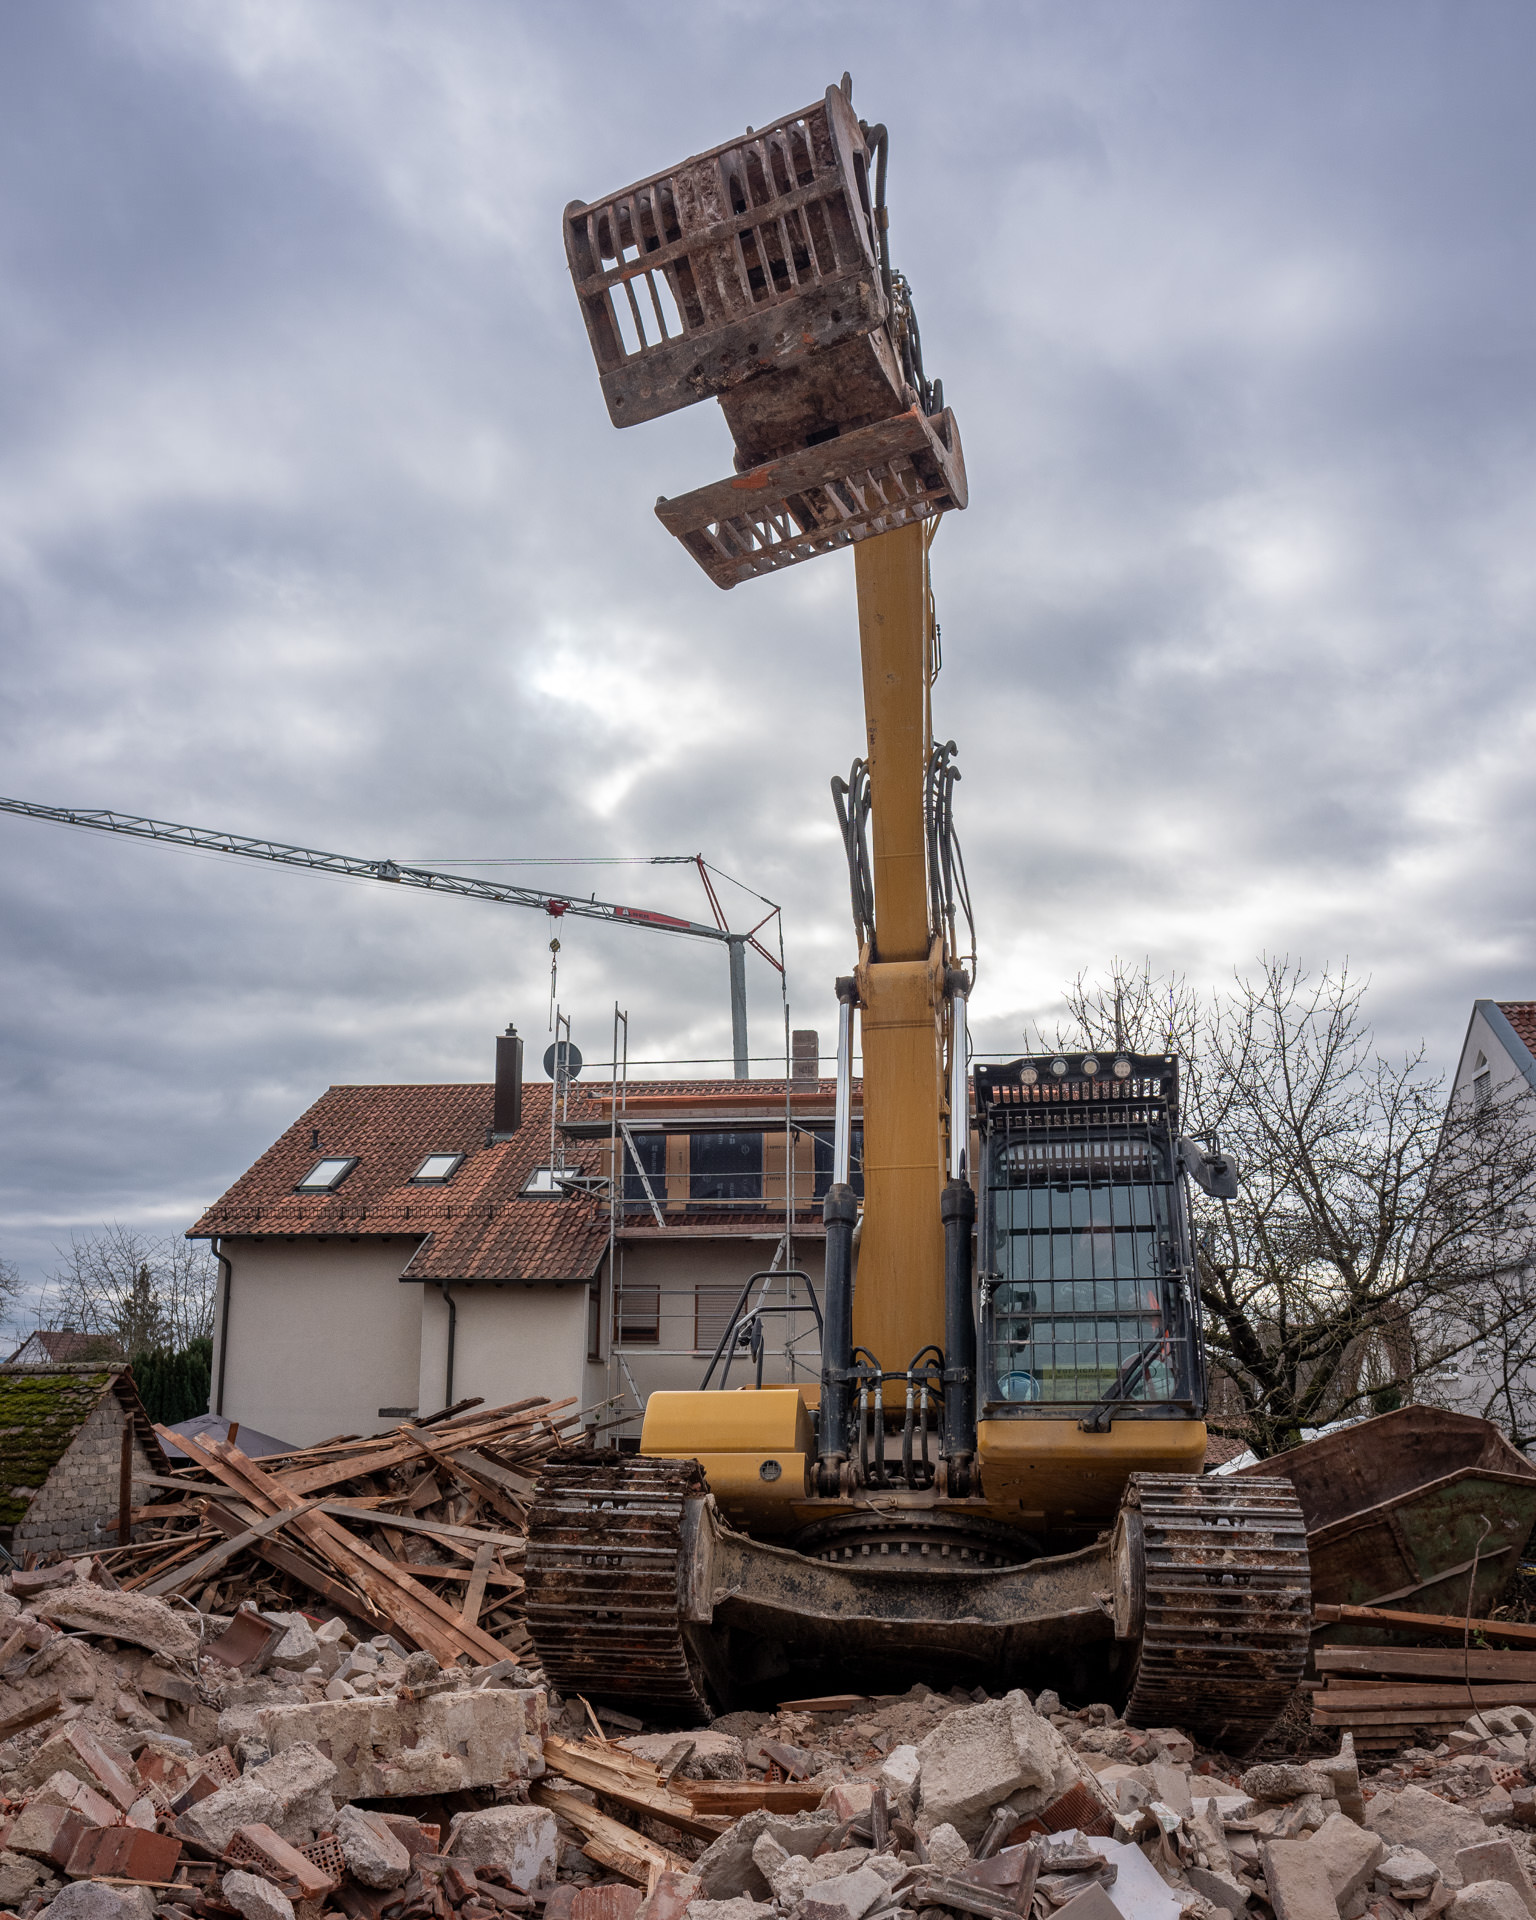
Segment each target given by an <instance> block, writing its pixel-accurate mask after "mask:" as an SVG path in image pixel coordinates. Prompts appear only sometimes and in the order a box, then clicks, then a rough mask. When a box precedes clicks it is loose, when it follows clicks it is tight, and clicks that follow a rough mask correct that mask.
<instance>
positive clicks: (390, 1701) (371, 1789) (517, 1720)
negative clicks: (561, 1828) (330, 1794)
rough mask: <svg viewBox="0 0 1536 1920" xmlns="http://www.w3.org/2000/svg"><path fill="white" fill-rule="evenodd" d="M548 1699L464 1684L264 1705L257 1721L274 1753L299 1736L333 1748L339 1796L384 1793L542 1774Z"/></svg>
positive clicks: (456, 1788) (450, 1789) (446, 1789)
mask: <svg viewBox="0 0 1536 1920" xmlns="http://www.w3.org/2000/svg"><path fill="white" fill-rule="evenodd" d="M547 1698H548V1696H547V1695H546V1694H545V1693H544V1692H543V1690H542V1689H531V1688H529V1689H519V1690H518V1691H516V1692H513V1691H511V1690H509V1689H507V1688H504V1687H488V1688H485V1689H483V1690H481V1689H478V1688H474V1689H471V1688H464V1689H460V1690H457V1691H454V1692H449V1693H432V1694H428V1695H426V1696H425V1697H424V1698H422V1699H418V1700H400V1699H397V1698H395V1696H394V1695H392V1694H390V1695H385V1696H384V1697H383V1698H379V1699H357V1700H316V1701H304V1702H302V1703H300V1704H298V1705H294V1706H282V1707H264V1708H262V1710H261V1711H260V1713H259V1714H258V1715H257V1721H258V1724H259V1726H260V1728H261V1732H262V1735H263V1737H264V1738H265V1739H266V1740H267V1742H268V1743H269V1744H270V1746H271V1748H272V1751H273V1753H274V1754H277V1755H280V1754H282V1753H283V1752H284V1751H285V1749H287V1748H288V1747H290V1746H292V1745H294V1744H295V1742H298V1741H307V1742H310V1743H312V1744H314V1745H315V1746H318V1747H323V1748H326V1749H328V1750H329V1751H330V1753H331V1754H332V1755H333V1756H334V1757H335V1760H336V1765H337V1769H338V1778H337V1782H336V1788H335V1793H336V1798H337V1799H338V1800H382V1799H389V1798H392V1797H394V1796H397V1795H404V1794H436V1793H458V1792H461V1791H462V1790H463V1789H464V1788H466V1787H491V1786H501V1785H504V1784H506V1783H508V1782H511V1781H514V1780H534V1779H537V1778H538V1777H539V1775H540V1774H542V1773H543V1771H544V1739H545V1736H546V1735H547V1734H548V1732H549V1720H548V1713H547V1708H546V1701H547ZM222 1725H223V1722H222V1720H221V1722H220V1727H221V1730H222Z"/></svg>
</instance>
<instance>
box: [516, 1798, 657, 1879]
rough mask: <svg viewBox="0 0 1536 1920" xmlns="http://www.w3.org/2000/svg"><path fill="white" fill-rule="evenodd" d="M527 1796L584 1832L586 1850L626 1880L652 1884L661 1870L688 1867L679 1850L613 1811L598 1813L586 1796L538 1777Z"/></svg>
mask: <svg viewBox="0 0 1536 1920" xmlns="http://www.w3.org/2000/svg"><path fill="white" fill-rule="evenodd" d="M528 1797H529V1799H530V1800H532V1801H534V1802H535V1803H536V1804H537V1805H538V1806H541V1807H548V1808H549V1810H550V1812H551V1813H557V1814H559V1816H560V1818H561V1819H562V1820H565V1821H567V1822H568V1823H569V1824H570V1825H571V1826H573V1827H574V1828H575V1829H576V1831H577V1832H578V1833H583V1834H585V1835H586V1836H587V1843H586V1846H585V1848H584V1849H583V1851H584V1852H586V1853H588V1854H590V1855H591V1857H592V1858H593V1859H594V1860H596V1861H598V1862H600V1863H601V1864H602V1865H603V1866H605V1867H609V1868H611V1869H612V1870H613V1872H615V1873H622V1874H623V1876H624V1878H625V1879H626V1880H634V1881H638V1883H639V1884H640V1885H641V1886H642V1887H651V1886H654V1884H655V1882H656V1879H657V1877H658V1875H660V1874H663V1873H686V1872H687V1871H688V1862H687V1861H686V1860H684V1859H683V1858H682V1856H681V1855H680V1854H676V1853H672V1852H670V1851H669V1850H668V1849H667V1848H666V1847H663V1846H659V1845H658V1844H657V1842H656V1841H654V1840H647V1839H646V1837H645V1835H644V1834H643V1833H636V1832H635V1830H634V1828H633V1827H626V1826H625V1824H624V1822H623V1821H622V1820H615V1819H614V1818H613V1816H612V1814H608V1813H599V1812H598V1810H597V1808H596V1807H589V1806H588V1805H587V1803H586V1801H585V1800H578V1799H577V1797H576V1795H575V1794H574V1793H561V1792H560V1791H559V1790H558V1788H555V1787H547V1786H545V1785H544V1783H543V1782H542V1781H535V1783H534V1785H533V1786H532V1787H531V1788H530V1789H529V1794H528Z"/></svg>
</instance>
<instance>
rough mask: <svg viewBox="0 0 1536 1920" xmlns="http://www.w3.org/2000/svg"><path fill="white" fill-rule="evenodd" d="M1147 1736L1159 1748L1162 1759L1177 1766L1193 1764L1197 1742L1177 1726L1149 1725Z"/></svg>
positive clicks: (1159, 1755)
mask: <svg viewBox="0 0 1536 1920" xmlns="http://www.w3.org/2000/svg"><path fill="white" fill-rule="evenodd" d="M1147 1738H1148V1739H1149V1740H1150V1741H1151V1742H1152V1744H1153V1746H1154V1747H1155V1748H1156V1749H1157V1752H1158V1757H1159V1758H1160V1759H1163V1760H1168V1761H1171V1762H1172V1763H1173V1765H1174V1766H1176V1767H1188V1766H1191V1765H1193V1763H1194V1758H1195V1743H1194V1742H1193V1741H1192V1740H1191V1739H1190V1737H1189V1735H1188V1734H1187V1733H1181V1732H1180V1730H1179V1729H1178V1728H1177V1727H1148V1728H1147Z"/></svg>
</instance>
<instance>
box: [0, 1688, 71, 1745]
mask: <svg viewBox="0 0 1536 1920" xmlns="http://www.w3.org/2000/svg"><path fill="white" fill-rule="evenodd" d="M63 1704H64V1703H63V1701H62V1700H61V1699H60V1698H59V1696H58V1695H57V1694H56V1693H50V1694H49V1695H47V1697H46V1698H45V1699H42V1700H39V1701H37V1702H35V1704H34V1705H32V1706H30V1707H18V1708H17V1710H16V1712H15V1713H8V1714H7V1715H6V1716H5V1718H4V1719H3V1720H0V1740H9V1739H10V1737H11V1735H12V1734H13V1733H25V1732H26V1730H27V1728H28V1727H35V1726H37V1725H38V1723H39V1722H40V1721H43V1720H51V1719H52V1718H53V1716H54V1715H55V1714H56V1713H57V1712H58V1711H59V1709H60V1707H62V1706H63Z"/></svg>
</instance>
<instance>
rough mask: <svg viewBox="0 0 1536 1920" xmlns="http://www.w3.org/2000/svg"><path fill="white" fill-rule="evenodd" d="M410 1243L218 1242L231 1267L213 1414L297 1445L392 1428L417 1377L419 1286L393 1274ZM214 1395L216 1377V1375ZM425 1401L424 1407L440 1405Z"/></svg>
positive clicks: (390, 1239) (408, 1403) (388, 1239)
mask: <svg viewBox="0 0 1536 1920" xmlns="http://www.w3.org/2000/svg"><path fill="white" fill-rule="evenodd" d="M416 1244H417V1243H416V1241H415V1240H414V1239H410V1238H406V1237H404V1236H385V1237H382V1238H379V1239H359V1240H355V1241H353V1240H342V1239H339V1238H326V1239H313V1240H310V1239H302V1238H294V1239H292V1240H278V1239H272V1240H225V1241H224V1242H223V1243H222V1246H223V1252H224V1255H225V1257H226V1258H227V1259H228V1260H229V1261H230V1262H231V1265H232V1268H233V1281H232V1286H231V1292H230V1301H231V1304H230V1314H229V1337H228V1342H227V1345H226V1343H225V1339H224V1329H223V1325H222V1307H223V1289H222V1288H221V1289H220V1324H219V1325H216V1326H215V1328H214V1333H213V1352H214V1366H215V1370H217V1366H218V1356H219V1353H220V1350H221V1348H224V1350H225V1365H226V1375H225V1379H224V1383H223V1394H222V1400H223V1408H222V1410H223V1413H224V1416H225V1418H226V1419H229V1420H239V1421H241V1422H243V1423H244V1424H246V1425H249V1426H252V1427H256V1428H258V1429H259V1430H260V1431H261V1432H262V1433H270V1434H273V1435H274V1436H276V1437H277V1438H278V1439H281V1440H291V1441H293V1442H294V1443H295V1445H298V1446H310V1445H313V1444H314V1442H316V1441H318V1440H325V1439H328V1438H329V1437H330V1436H331V1435H332V1434H335V1433H380V1432H382V1431H383V1430H384V1429H385V1428H387V1427H392V1426H396V1425H398V1424H399V1421H398V1416H395V1417H393V1418H392V1417H390V1416H387V1415H381V1414H380V1412H379V1409H380V1407H414V1406H416V1405H417V1398H416V1395H417V1383H418V1380H419V1378H420V1374H421V1298H420V1288H419V1287H417V1286H407V1285H402V1284H401V1281H400V1270H401V1268H402V1267H403V1266H404V1265H405V1263H406V1262H407V1260H409V1259H410V1257H411V1254H412V1251H413V1250H414V1248H415V1246H416ZM214 1391H215V1397H216V1401H217V1398H218V1382H217V1380H215V1388H214ZM441 1404H442V1403H441V1401H440V1400H434V1401H433V1403H432V1406H433V1408H434V1409H435V1408H436V1407H438V1406H440V1405H441Z"/></svg>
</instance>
